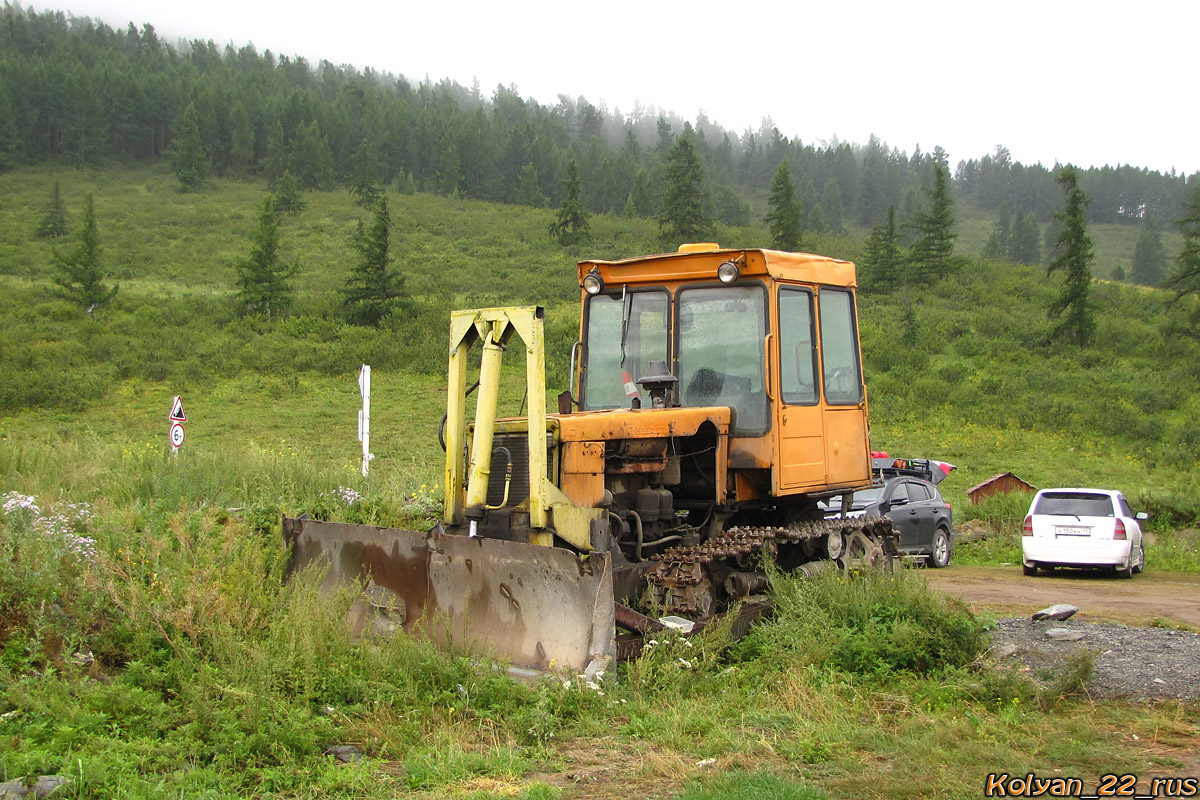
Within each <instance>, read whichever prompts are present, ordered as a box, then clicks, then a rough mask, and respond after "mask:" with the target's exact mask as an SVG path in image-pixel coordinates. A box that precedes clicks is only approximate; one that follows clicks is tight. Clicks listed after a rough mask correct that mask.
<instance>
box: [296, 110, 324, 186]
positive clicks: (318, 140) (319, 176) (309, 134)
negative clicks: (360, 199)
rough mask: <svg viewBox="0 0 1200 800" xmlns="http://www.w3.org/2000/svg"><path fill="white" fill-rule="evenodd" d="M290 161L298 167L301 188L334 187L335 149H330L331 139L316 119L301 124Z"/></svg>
mask: <svg viewBox="0 0 1200 800" xmlns="http://www.w3.org/2000/svg"><path fill="white" fill-rule="evenodd" d="M290 162H291V165H292V166H295V167H296V171H297V175H296V178H297V179H298V180H299V181H300V188H302V189H319V190H321V191H327V190H329V189H332V188H333V179H334V172H333V151H332V150H330V149H329V139H327V138H326V136H325V134H323V133H322V132H321V126H320V125H318V124H317V121H316V120H315V119H314V120H312V121H311V122H309V123H308V124H307V125H302V126H300V133H299V135H298V136H297V137H296V148H295V153H294V156H293V157H292V158H291V159H290Z"/></svg>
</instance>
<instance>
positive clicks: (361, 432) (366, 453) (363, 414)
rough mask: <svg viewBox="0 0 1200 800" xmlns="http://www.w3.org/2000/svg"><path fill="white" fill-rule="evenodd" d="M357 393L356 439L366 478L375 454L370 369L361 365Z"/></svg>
mask: <svg viewBox="0 0 1200 800" xmlns="http://www.w3.org/2000/svg"><path fill="white" fill-rule="evenodd" d="M358 392H359V394H361V395H362V408H361V409H360V410H359V412H358V439H359V441H361V442H362V474H363V477H364V478H365V477H367V468H368V465H369V464H370V463H371V459H372V458H374V457H375V454H374V453H372V452H371V367H370V366H368V365H366V364H363V365H362V369H360V370H359V371H358Z"/></svg>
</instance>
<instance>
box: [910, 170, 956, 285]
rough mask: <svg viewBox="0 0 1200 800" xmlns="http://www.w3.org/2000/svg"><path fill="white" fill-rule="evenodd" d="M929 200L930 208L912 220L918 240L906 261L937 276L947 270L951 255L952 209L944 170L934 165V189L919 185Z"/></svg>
mask: <svg viewBox="0 0 1200 800" xmlns="http://www.w3.org/2000/svg"><path fill="white" fill-rule="evenodd" d="M921 191H922V192H924V193H925V195H926V197H928V199H929V210H928V211H926V212H919V213H918V214H917V215H916V218H915V219H914V221H913V228H914V229H915V230H916V232H917V240H916V241H915V242H913V245H912V248H911V250H910V256H909V260H910V262H911V263H912V265H913V267H914V268H916V269H918V270H920V271H921V272H922V273H923V274H924V275H925V276H927V277H930V278H940V277H943V276H945V275H946V273H947V272H949V270H950V258H951V256H952V255H953V254H954V239H955V238H956V237H957V236H958V234H956V233H954V232H953V230H952V228H953V227H954V210H953V206H952V204H951V201H950V192H949V190H948V189H947V187H946V170H945V169H943V168H942V167H941V165H936V166H934V169H933V188H932V189H928V188H925V187H922V189H921Z"/></svg>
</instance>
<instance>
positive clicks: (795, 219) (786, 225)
mask: <svg viewBox="0 0 1200 800" xmlns="http://www.w3.org/2000/svg"><path fill="white" fill-rule="evenodd" d="M767 208H768V209H769V210H768V211H767V216H766V217H765V221H766V223H767V227H768V229H769V230H770V232H771V247H773V248H775V249H776V250H787V251H794V250H799V249H800V237H801V234H802V230H801V224H802V223H801V220H802V218H803V208H802V206H801V204H800V202H799V200H798V199H797V198H796V188H795V186H794V185H793V184H792V171H791V169H789V168H788V162H787V159H786V158H785V159H784V160H783V163H781V164H780V165H779V169H778V170H777V171H776V172H775V177H774V179H773V180H772V181H771V196H770V197H769V198H767Z"/></svg>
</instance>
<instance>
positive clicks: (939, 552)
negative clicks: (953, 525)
mask: <svg viewBox="0 0 1200 800" xmlns="http://www.w3.org/2000/svg"><path fill="white" fill-rule="evenodd" d="M927 561H928V562H929V566H931V567H934V568H935V569H940V568H942V567H944V566H946V565H947V564H949V563H950V534H949V533H947V532H946V529H945V528H938V529H937V530H936V531H934V532H933V552H932V553H930V554H929V558H928V559H927Z"/></svg>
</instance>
